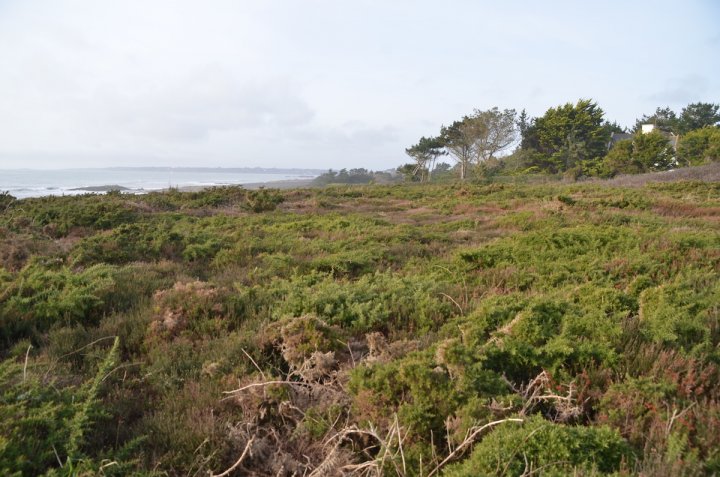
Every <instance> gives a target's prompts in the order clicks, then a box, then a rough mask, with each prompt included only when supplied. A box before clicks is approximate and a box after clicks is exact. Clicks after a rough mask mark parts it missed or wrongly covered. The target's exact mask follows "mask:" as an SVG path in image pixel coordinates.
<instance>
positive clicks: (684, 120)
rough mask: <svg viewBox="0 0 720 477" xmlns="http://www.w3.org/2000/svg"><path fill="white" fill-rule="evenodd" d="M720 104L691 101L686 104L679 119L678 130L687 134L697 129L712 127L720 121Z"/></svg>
mask: <svg viewBox="0 0 720 477" xmlns="http://www.w3.org/2000/svg"><path fill="white" fill-rule="evenodd" d="M719 110H720V105H718V104H711V103H691V104H688V105H687V106H685V107H684V108H683V110H682V113H680V118H679V119H678V131H679V133H680V134H687V133H689V132H691V131H695V130H696V129H702V128H706V127H712V126H715V125H717V124H718V123H720V112H719Z"/></svg>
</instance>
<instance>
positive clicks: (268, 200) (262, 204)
mask: <svg viewBox="0 0 720 477" xmlns="http://www.w3.org/2000/svg"><path fill="white" fill-rule="evenodd" d="M284 200H285V197H283V195H282V194H281V193H280V192H278V191H275V190H272V189H264V188H262V187H261V188H260V189H258V190H249V191H247V194H246V196H245V203H244V204H243V208H245V209H246V210H250V211H252V212H255V213H260V212H270V211H273V210H275V209H276V208H277V206H278V205H279V204H281V203H282V202H283V201H284Z"/></svg>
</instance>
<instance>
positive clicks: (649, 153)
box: [601, 131, 675, 176]
mask: <svg viewBox="0 0 720 477" xmlns="http://www.w3.org/2000/svg"><path fill="white" fill-rule="evenodd" d="M674 165H675V150H674V149H673V147H672V145H671V144H670V142H669V140H668V138H667V137H665V136H664V135H663V134H662V133H660V132H657V131H652V132H650V133H648V134H643V133H637V134H635V136H634V137H633V139H626V140H624V141H620V142H618V143H617V144H615V146H613V148H612V149H611V150H610V152H608V154H607V155H606V156H605V159H604V160H603V164H602V167H601V168H602V171H603V174H604V175H606V176H614V175H616V174H640V173H643V172H655V171H665V170H668V169H671V168H672V167H673V166H674Z"/></svg>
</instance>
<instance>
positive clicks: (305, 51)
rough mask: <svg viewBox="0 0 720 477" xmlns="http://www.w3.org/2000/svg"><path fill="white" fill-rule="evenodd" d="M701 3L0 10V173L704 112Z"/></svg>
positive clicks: (306, 162) (708, 23)
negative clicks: (492, 111)
mask: <svg viewBox="0 0 720 477" xmlns="http://www.w3.org/2000/svg"><path fill="white" fill-rule="evenodd" d="M719 58H720V2H718V1H716V0H684V1H682V2H681V1H677V0H675V1H672V2H670V1H662V0H660V1H653V2H649V1H642V0H640V1H632V2H628V1H604V2H578V1H574V0H573V1H545V2H538V1H519V0H505V1H503V2H490V1H471V0H446V1H443V2H438V1H426V0H354V1H345V0H303V1H299V0H254V1H249V0H235V1H230V0H227V1H224V0H206V1H202V2H201V1H184V0H173V1H170V0H167V1H166V0H123V1H104V0H87V1H80V0H46V1H36V0H23V1H20V0H17V1H9V0H0V169H3V168H5V169H9V168H38V169H43V168H65V167H106V166H177V167H181V166H211V167H300V168H318V169H329V168H333V169H340V168H343V167H346V168H352V167H366V168H369V169H373V170H384V169H389V168H394V167H396V166H398V165H400V164H402V163H404V162H408V158H407V156H406V155H405V153H404V150H405V148H406V147H408V146H410V145H412V144H413V143H415V142H417V140H418V139H419V138H420V137H421V136H430V135H435V134H437V133H438V132H439V129H440V126H441V125H442V124H449V123H451V122H452V121H454V120H456V119H459V118H461V117H462V116H463V115H465V114H469V113H471V112H472V111H473V109H475V108H477V109H489V108H492V107H494V106H497V107H499V108H501V109H505V108H514V109H516V110H518V111H520V110H522V109H526V110H527V112H528V114H529V115H530V116H540V115H542V114H543V113H544V112H545V111H546V110H547V109H548V108H549V107H553V106H557V105H560V104H564V103H567V102H575V101H577V100H578V99H580V98H590V99H593V100H595V101H597V102H598V104H599V105H600V107H601V108H602V109H603V110H604V111H605V113H606V117H607V119H609V120H611V121H617V122H619V123H620V124H621V125H625V126H632V125H634V122H635V119H636V118H638V117H640V116H642V115H643V114H650V113H652V112H653V111H654V110H655V108H657V107H659V106H663V107H664V106H669V107H671V108H672V109H674V110H675V111H677V112H679V111H680V110H681V109H682V107H683V106H685V105H687V104H689V103H691V102H698V101H702V102H711V103H720V60H719Z"/></svg>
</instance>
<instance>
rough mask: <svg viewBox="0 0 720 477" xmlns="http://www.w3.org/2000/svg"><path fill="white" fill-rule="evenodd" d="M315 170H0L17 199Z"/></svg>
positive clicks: (1, 181)
mask: <svg viewBox="0 0 720 477" xmlns="http://www.w3.org/2000/svg"><path fill="white" fill-rule="evenodd" d="M320 172H321V171H317V170H312V169H261V168H197V167H192V168H190V167H188V168H171V167H119V168H104V169H54V170H33V169H5V170H3V169H0V192H6V191H7V192H9V193H10V194H11V195H13V196H14V197H17V198H18V199H23V198H27V197H42V196H48V195H78V194H85V193H88V192H103V191H104V190H107V189H109V188H111V186H112V187H114V186H119V187H120V188H121V190H123V192H127V193H137V194H140V193H145V192H150V191H153V190H161V189H167V188H169V187H178V188H183V187H193V186H199V187H201V186H205V187H209V186H224V185H244V184H255V183H266V182H274V181H288V180H302V179H311V178H313V177H316V176H317V175H319V174H320Z"/></svg>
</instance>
